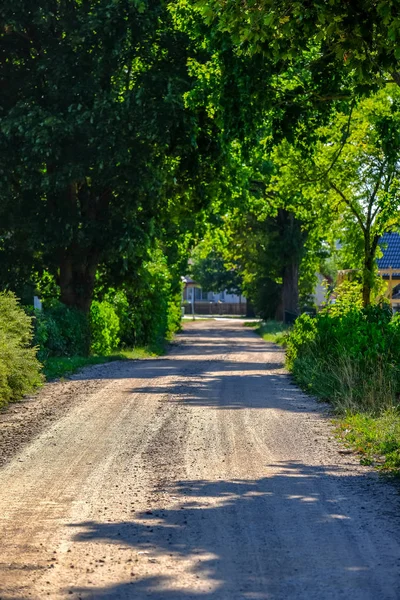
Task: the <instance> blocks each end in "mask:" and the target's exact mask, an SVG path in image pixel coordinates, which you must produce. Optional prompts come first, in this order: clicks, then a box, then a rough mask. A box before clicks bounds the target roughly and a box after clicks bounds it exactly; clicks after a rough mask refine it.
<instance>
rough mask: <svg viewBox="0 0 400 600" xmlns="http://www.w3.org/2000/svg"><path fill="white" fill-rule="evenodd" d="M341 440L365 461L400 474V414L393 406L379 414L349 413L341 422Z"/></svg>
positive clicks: (339, 424)
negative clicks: (376, 415) (375, 415)
mask: <svg viewBox="0 0 400 600" xmlns="http://www.w3.org/2000/svg"><path fill="white" fill-rule="evenodd" d="M338 431H339V435H340V437H341V439H342V440H343V441H344V442H345V443H346V444H347V445H349V446H351V447H352V448H354V449H355V450H356V451H357V452H358V453H359V454H361V456H362V459H361V462H362V463H363V464H372V465H374V466H377V467H378V468H379V469H382V470H384V471H389V472H393V473H396V474H399V473H400V413H399V411H398V410H395V409H391V410H387V411H385V412H384V413H383V414H382V415H381V416H379V417H373V416H371V415H366V414H348V415H346V416H345V417H344V418H343V419H341V420H340V422H339V423H338Z"/></svg>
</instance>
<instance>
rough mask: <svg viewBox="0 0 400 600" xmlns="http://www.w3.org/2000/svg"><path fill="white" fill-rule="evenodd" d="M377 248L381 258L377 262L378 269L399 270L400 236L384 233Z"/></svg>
mask: <svg viewBox="0 0 400 600" xmlns="http://www.w3.org/2000/svg"><path fill="white" fill-rule="evenodd" d="M379 246H380V248H381V250H382V252H383V256H382V258H379V259H378V260H377V263H378V269H389V267H393V268H395V269H397V268H400V234H399V233H384V234H383V236H382V237H381V239H380V241H379Z"/></svg>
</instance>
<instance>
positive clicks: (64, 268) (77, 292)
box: [59, 247, 99, 314]
mask: <svg viewBox="0 0 400 600" xmlns="http://www.w3.org/2000/svg"><path fill="white" fill-rule="evenodd" d="M98 263H99V253H98V252H95V251H93V250H92V251H90V250H89V251H86V252H85V249H79V248H76V247H75V248H69V249H67V250H65V251H64V254H63V256H62V258H61V261H60V280H59V283H60V290H61V302H63V304H66V305H67V306H71V307H73V308H77V309H78V310H81V311H82V312H84V313H85V314H87V313H88V312H89V310H90V306H91V303H92V299H93V291H94V284H95V279H96V271H97V267H98Z"/></svg>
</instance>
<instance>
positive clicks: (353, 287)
mask: <svg viewBox="0 0 400 600" xmlns="http://www.w3.org/2000/svg"><path fill="white" fill-rule="evenodd" d="M334 297H335V301H334V302H333V303H332V304H328V305H327V306H326V308H325V309H324V311H322V312H329V314H330V315H331V316H332V317H340V316H341V315H345V314H347V313H348V312H351V311H353V310H355V309H356V310H357V309H361V308H362V286H361V283H359V282H358V281H350V280H344V281H343V282H342V283H341V284H340V285H337V286H336V287H335V293H334Z"/></svg>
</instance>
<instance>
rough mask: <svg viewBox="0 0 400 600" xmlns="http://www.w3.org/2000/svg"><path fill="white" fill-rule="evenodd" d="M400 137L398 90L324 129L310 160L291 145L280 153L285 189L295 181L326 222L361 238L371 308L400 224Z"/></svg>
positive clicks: (367, 300)
mask: <svg viewBox="0 0 400 600" xmlns="http://www.w3.org/2000/svg"><path fill="white" fill-rule="evenodd" d="M399 132H400V91H399V90H398V88H397V86H394V85H392V86H388V87H387V88H386V89H384V90H381V91H379V92H378V93H377V94H375V95H374V96H372V97H370V98H368V99H365V100H363V101H361V102H360V103H359V104H358V105H357V106H356V107H355V108H354V109H353V110H352V111H350V113H349V114H340V113H339V114H337V116H336V118H335V119H333V120H332V122H331V123H330V125H328V126H326V127H321V128H319V129H318V131H317V135H318V136H319V141H318V143H317V144H316V145H315V148H314V152H313V153H310V154H309V156H308V157H307V156H305V155H304V154H302V153H300V152H299V151H298V150H296V149H294V148H293V147H290V146H289V145H287V144H286V146H285V145H284V146H283V147H282V148H281V150H280V152H281V157H282V164H285V166H284V167H282V169H281V171H280V181H279V185H280V186H281V187H282V186H287V185H289V182H295V184H293V185H296V186H297V187H300V188H301V189H302V193H303V195H304V197H305V198H306V199H307V201H308V203H309V206H310V209H311V210H314V211H315V212H316V213H319V215H320V218H321V219H322V218H323V216H324V215H325V219H328V222H329V220H330V221H331V222H332V223H333V222H334V221H336V222H338V223H339V228H338V227H336V231H338V229H341V231H342V232H344V231H345V230H348V231H349V232H350V235H352V236H353V238H355V243H358V241H359V240H360V238H361V241H362V248H363V260H362V263H363V264H362V279H363V303H364V305H365V306H366V305H368V304H369V303H370V297H371V289H372V285H373V282H374V272H375V256H376V250H377V247H378V242H379V239H380V237H381V235H382V234H383V233H384V232H385V231H390V230H391V229H393V228H394V227H396V226H397V225H398V224H399V222H400V217H399V208H400V153H399V147H400V145H399V142H400V137H399V136H400V133H399ZM276 183H277V184H278V182H276ZM354 232H356V235H354Z"/></svg>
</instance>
